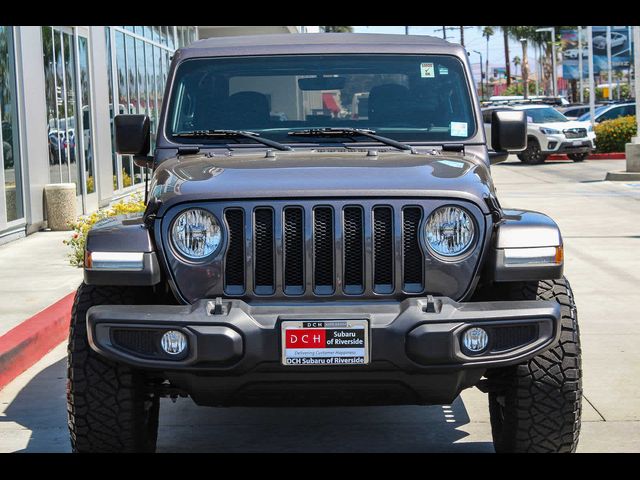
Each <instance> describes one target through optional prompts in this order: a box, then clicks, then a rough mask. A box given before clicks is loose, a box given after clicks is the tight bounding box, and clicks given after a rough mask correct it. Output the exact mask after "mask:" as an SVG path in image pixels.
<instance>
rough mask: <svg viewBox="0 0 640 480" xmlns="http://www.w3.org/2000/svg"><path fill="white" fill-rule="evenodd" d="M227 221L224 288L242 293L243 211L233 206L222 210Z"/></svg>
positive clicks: (243, 256) (229, 291) (230, 291)
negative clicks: (227, 239)
mask: <svg viewBox="0 0 640 480" xmlns="http://www.w3.org/2000/svg"><path fill="white" fill-rule="evenodd" d="M224 218H225V220H226V222H227V227H228V228H227V232H228V233H227V234H228V236H229V247H228V249H227V256H226V259H225V264H224V280H225V283H224V290H225V292H226V293H228V294H231V295H238V294H242V293H244V282H245V280H244V273H245V272H244V265H245V254H244V245H245V239H244V212H243V211H242V210H241V209H239V208H233V209H229V210H226V211H225V212H224Z"/></svg>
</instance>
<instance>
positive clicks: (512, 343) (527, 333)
mask: <svg viewBox="0 0 640 480" xmlns="http://www.w3.org/2000/svg"><path fill="white" fill-rule="evenodd" d="M491 330H492V331H491V332H489V338H490V339H491V347H490V348H491V351H492V352H502V351H505V350H511V349H513V348H516V347H522V346H524V345H527V344H528V343H531V342H533V341H534V340H535V339H536V338H537V335H538V326H537V325H535V324H529V325H507V326H504V327H493V328H492V329H491Z"/></svg>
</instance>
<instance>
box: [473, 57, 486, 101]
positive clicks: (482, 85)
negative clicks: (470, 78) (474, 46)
mask: <svg viewBox="0 0 640 480" xmlns="http://www.w3.org/2000/svg"><path fill="white" fill-rule="evenodd" d="M472 51H473V53H477V54H478V55H480V92H481V96H482V99H483V100H484V99H485V98H484V82H483V81H482V77H484V73H482V53H481V52H479V51H478V50H472Z"/></svg>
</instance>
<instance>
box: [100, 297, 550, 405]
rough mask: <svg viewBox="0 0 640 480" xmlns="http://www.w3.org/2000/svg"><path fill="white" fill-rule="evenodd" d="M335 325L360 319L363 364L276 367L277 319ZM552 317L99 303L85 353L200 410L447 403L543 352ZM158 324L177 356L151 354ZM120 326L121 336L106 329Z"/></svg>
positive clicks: (473, 307)
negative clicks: (469, 338) (178, 394)
mask: <svg viewBox="0 0 640 480" xmlns="http://www.w3.org/2000/svg"><path fill="white" fill-rule="evenodd" d="M345 319H365V320H367V321H368V326H369V339H370V344H369V349H370V350H369V353H370V363H369V364H367V365H357V366H284V365H282V364H281V357H282V353H281V344H282V342H281V323H282V322H283V321H285V320H345ZM559 322H560V308H559V304H557V303H555V302H545V301H519V302H473V303H456V302H454V301H453V300H451V299H449V298H446V297H427V298H409V299H406V300H404V301H402V302H362V303H356V302H350V303H348V304H345V303H338V302H334V303H326V304H324V303H323V304H320V303H312V304H310V303H307V304H295V303H283V304H277V305H267V304H263V305H249V304H247V303H245V302H243V301H240V300H230V301H223V302H222V305H218V308H216V306H215V303H214V302H213V301H207V300H201V301H199V302H197V303H195V304H193V305H187V306H167V305H148V306H128V305H127V306H119V305H113V306H111V305H103V306H95V307H92V308H90V309H89V311H88V313H87V324H88V332H89V342H90V345H91V347H92V348H93V349H94V350H95V351H97V352H98V353H100V354H102V355H104V356H106V357H108V358H111V359H113V360H116V361H118V362H122V363H126V364H129V365H132V366H134V367H137V368H140V369H144V370H147V371H149V372H150V374H151V375H153V373H154V372H155V373H157V376H158V377H163V378H168V379H169V380H170V381H171V383H172V384H173V385H176V386H178V387H179V388H181V389H183V390H185V391H186V392H187V393H189V394H190V395H191V396H192V397H193V398H194V400H195V401H196V402H197V403H201V404H208V405H247V404H252V405H253V404H259V405H263V404H273V403H276V404H280V405H283V404H314V403H316V402H320V403H322V404H332V403H336V404H358V405H361V404H426V403H448V402H451V401H453V400H454V399H455V397H456V396H457V395H458V394H459V392H460V391H461V390H462V389H464V388H467V387H470V386H473V385H474V384H475V383H477V381H478V380H479V379H480V377H481V376H482V375H483V374H484V372H485V370H486V369H488V368H494V367H500V366H506V365H513V364H517V363H521V362H523V361H526V360H528V359H530V358H532V357H533V356H535V355H537V354H538V353H540V352H541V351H543V350H545V349H546V348H548V347H549V346H550V345H551V344H553V343H554V342H555V341H556V340H557V339H558V336H559V331H560V330H559ZM471 326H481V327H482V328H484V329H485V330H486V331H488V333H489V338H490V343H489V346H488V347H487V349H486V353H483V354H480V355H469V354H467V353H465V352H464V349H463V348H462V345H461V340H460V339H461V335H462V333H463V332H464V331H465V330H466V329H467V328H469V327H471ZM169 329H173V330H180V331H182V332H184V333H185V334H186V335H187V337H188V341H189V348H188V353H186V354H185V355H184V357H182V358H171V357H170V356H169V355H168V354H165V353H163V352H162V351H161V349H160V347H159V338H160V336H161V335H162V333H163V332H165V331H167V330H169ZM123 330H128V331H129V332H131V333H132V335H131V336H129V337H127V336H126V335H125V336H123V335H122V334H117V335H116V334H115V333H117V332H118V331H120V332H121V331H123ZM133 332H137V333H133ZM140 332H142V333H140ZM136 335H138V337H136ZM145 335H146V337H145ZM122 338H125V339H126V338H129V339H134V340H133V341H129V340H128V341H127V342H124V343H123V341H122ZM135 338H137V340H136V339H135ZM314 392H315V393H314ZM345 395H346V397H345ZM298 397H304V398H298ZM332 398H333V400H332ZM305 399H306V401H305ZM319 399H321V401H320V400H319Z"/></svg>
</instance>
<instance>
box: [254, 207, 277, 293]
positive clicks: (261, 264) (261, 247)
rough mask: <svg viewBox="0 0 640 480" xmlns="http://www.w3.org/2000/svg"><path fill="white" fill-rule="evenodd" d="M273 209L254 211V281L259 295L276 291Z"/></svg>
mask: <svg viewBox="0 0 640 480" xmlns="http://www.w3.org/2000/svg"><path fill="white" fill-rule="evenodd" d="M273 231H274V228H273V210H272V209H271V208H257V209H256V210H255V211H254V236H255V254H254V266H255V271H254V281H255V292H256V293H257V294H258V295H271V294H272V293H274V291H275V268H274V248H275V244H274V236H273Z"/></svg>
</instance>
